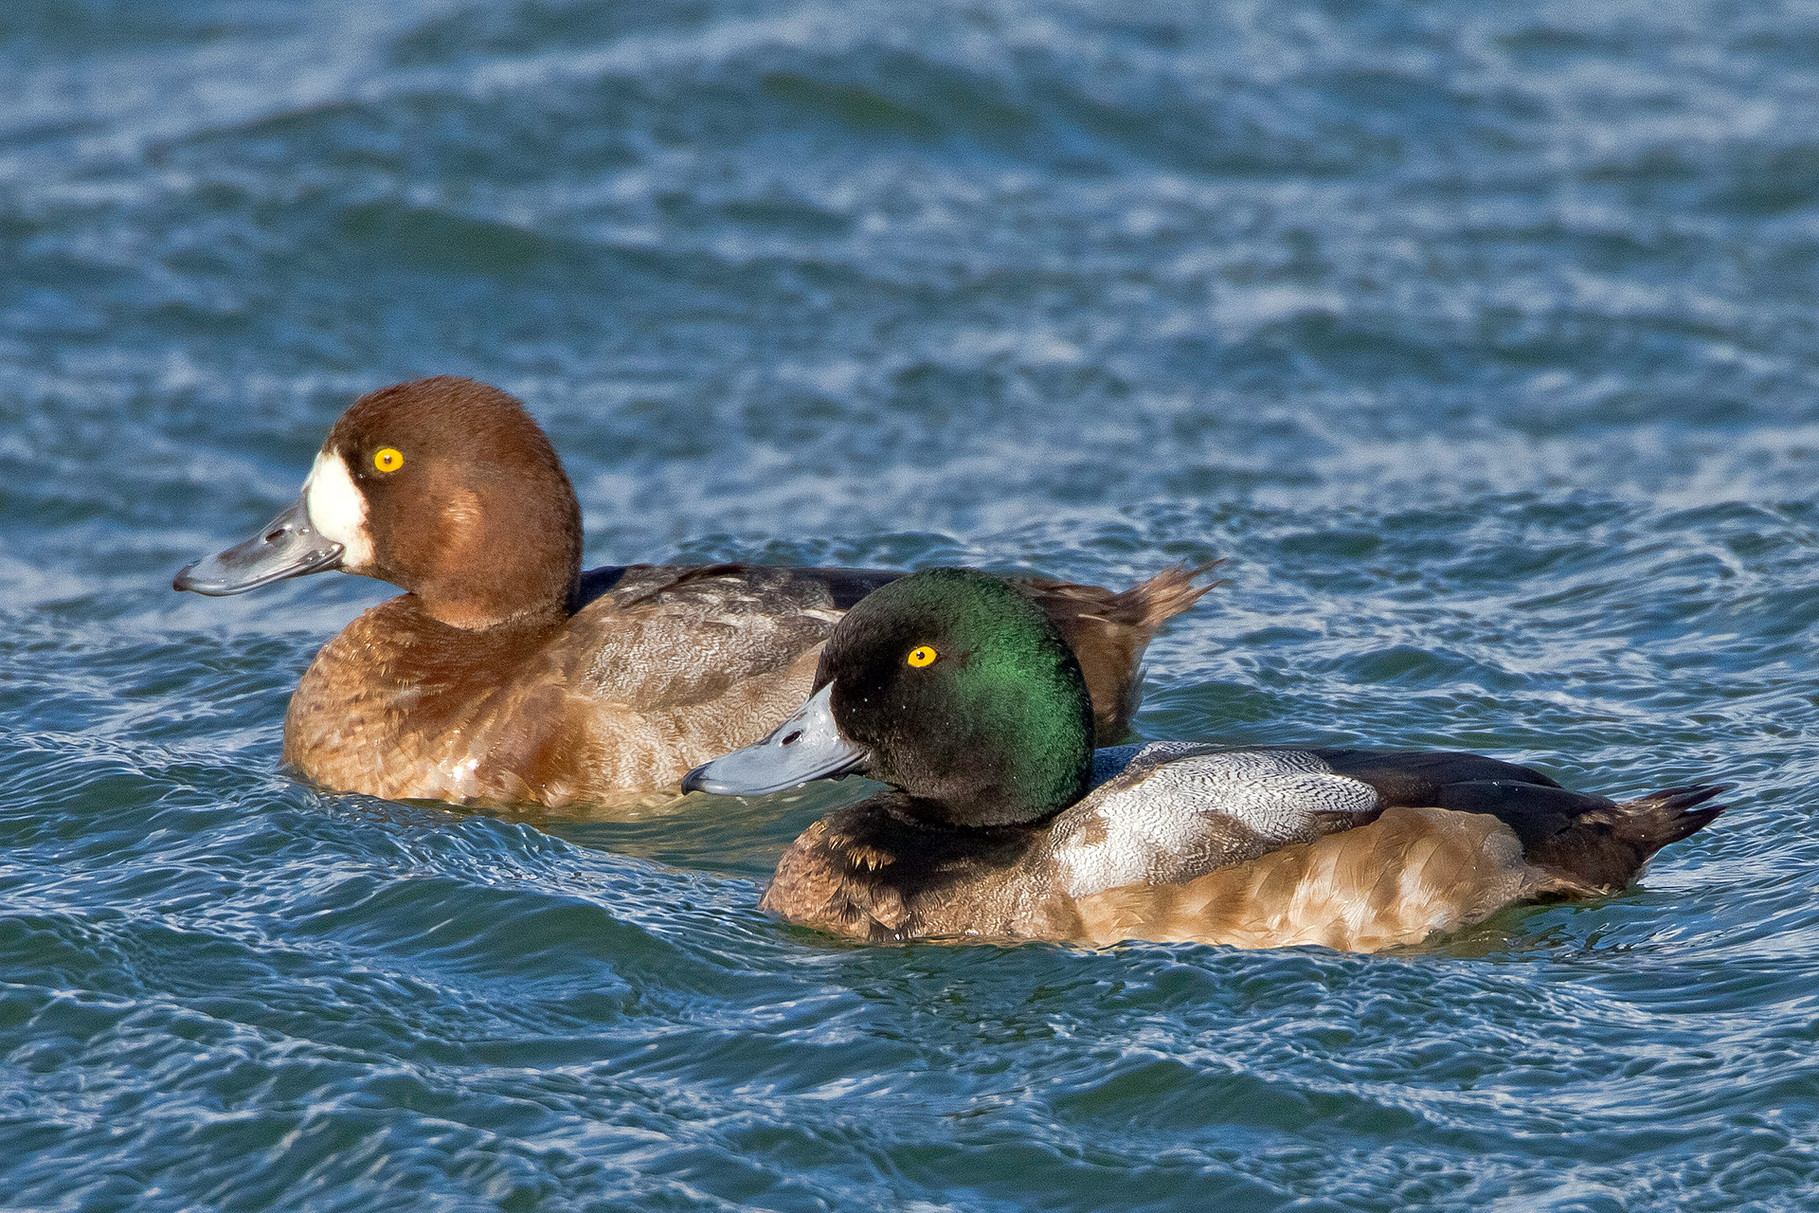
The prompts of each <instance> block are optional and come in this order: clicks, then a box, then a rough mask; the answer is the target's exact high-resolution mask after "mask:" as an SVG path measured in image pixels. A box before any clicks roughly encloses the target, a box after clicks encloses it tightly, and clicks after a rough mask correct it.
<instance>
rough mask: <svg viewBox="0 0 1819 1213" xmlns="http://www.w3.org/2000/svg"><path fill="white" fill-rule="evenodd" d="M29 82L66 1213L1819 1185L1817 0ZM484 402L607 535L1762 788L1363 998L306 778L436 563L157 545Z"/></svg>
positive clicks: (22, 909)
mask: <svg viewBox="0 0 1819 1213" xmlns="http://www.w3.org/2000/svg"><path fill="white" fill-rule="evenodd" d="M0 97H4V98H5V104H4V105H0V619H3V620H4V626H3V628H0V788H3V789H4V794H5V795H4V803H3V807H0V1058H3V1061H0V1207H5V1208H8V1209H14V1208H17V1209H28V1208H29V1209H51V1208H56V1209H84V1210H87V1209H94V1210H101V1209H120V1210H127V1209H131V1210H177V1209H191V1208H199V1207H218V1208H222V1209H255V1208H266V1207H279V1208H287V1209H303V1208H308V1209H311V1210H333V1209H344V1210H350V1211H356V1210H357V1211H362V1213H364V1211H368V1210H373V1209H381V1208H383V1209H387V1210H407V1209H438V1210H440V1209H449V1208H476V1209H479V1208H502V1209H524V1210H528V1209H552V1210H555V1209H615V1210H616V1209H651V1210H658V1209H661V1210H685V1209H731V1208H735V1207H741V1208H756V1209H778V1210H797V1209H820V1208H839V1209H866V1208H883V1207H906V1208H910V1207H913V1208H917V1209H959V1210H1009V1209H1020V1208H1042V1209H1076V1210H1103V1209H1114V1208H1118V1209H1220V1210H1238V1209H1270V1208H1281V1207H1289V1206H1292V1207H1295V1208H1301V1209H1309V1210H1315V1209H1318V1210H1337V1209H1359V1210H1362V1209H1383V1210H1403V1209H1413V1208H1424V1209H1425V1208H1437V1209H1438V1208H1456V1209H1486V1208H1489V1209H1498V1210H1511V1211H1514V1210H1531V1209H1559V1210H1569V1209H1570V1210H1600V1211H1602V1210H1619V1209H1653V1210H1730V1209H1737V1208H1752V1209H1802V1208H1812V1207H1814V1206H1815V1205H1816V1204H1819V1153H1816V1152H1815V1151H1816V1150H1819V1060H1816V1058H1815V1041H1816V1040H1819V966H1816V965H1815V953H1816V952H1819V900H1816V897H1815V895H1816V894H1819V877H1816V876H1815V874H1814V873H1815V865H1816V863H1819V825H1815V823H1814V820H1813V809H1814V805H1815V803H1816V798H1819V794H1816V793H1815V792H1814V791H1813V790H1812V788H1811V784H1812V783H1813V781H1814V775H1815V768H1816V763H1815V755H1816V754H1819V704H1816V701H1815V686H1816V685H1819V678H1816V674H1819V671H1816V669H1815V665H1816V662H1815V659H1814V639H1815V628H1816V626H1819V599H1816V596H1815V591H1816V590H1819V569H1816V567H1815V566H1816V564H1819V562H1816V561H1815V554H1816V547H1819V510H1816V509H1815V507H1814V504H1813V500H1814V492H1815V473H1816V472H1819V405H1816V401H1819V373H1816V371H1815V368H1816V366H1819V361H1816V360H1815V357H1814V354H1815V349H1816V345H1819V343H1816V340H1815V338H1816V336H1819V334H1816V333H1815V326H1816V323H1819V121H1816V119H1819V14H1815V12H1814V10H1813V9H1812V8H1811V7H1810V6H1804V5H1787V6H1778V5H1775V4H1757V5H1729V4H1718V3H1709V4H1697V3H1693V4H1679V5H1658V4H1650V3H1642V2H1639V0H1638V2H1635V3H1621V2H1615V3H1605V4H1585V3H1556V4H1546V3H1536V4H1506V5H1484V4H1477V3H1465V2H1440V3H1429V4H1422V5H1396V6H1376V5H1370V4H1350V3H1337V2H1335V3H1331V4H1327V5H1319V4H1308V3H1261V2H1259V3H1253V4H1225V5H1220V6H1216V7H1214V6H1203V5H1198V4H1195V5H1188V4H1181V5H1170V4H1167V3H1162V2H1150V3H1144V4H1130V3H1111V2H1104V3H1097V2H1084V0H1083V2H1080V3H1064V2H1051V0H1040V2H1029V3H1025V2H1012V0H1005V2H1003V3H996V2H979V3H941V2H934V3H929V4H922V5H917V6H914V8H913V11H912V9H911V8H909V7H906V6H904V5H902V4H898V3H877V4H867V3H846V2H840V3H834V2H832V0H809V2H806V3H791V2H788V0H785V2H783V3H764V4H756V3H754V4H740V3H737V2H736V0H699V2H681V0H676V2H666V0H647V2H645V3H639V4H629V3H571V2H566V0H500V2H489V3H479V2H469V3H462V2H450V0H442V2H439V0H310V2H308V3H300V2H299V3H282V2H279V0H271V2H269V3H258V2H234V3H228V2H220V0H130V2H128V0H119V2H117V3H109V2H108V0H11V2H10V3H8V4H6V5H5V6H3V7H0ZM439 372H454V373H459V374H469V375H475V376H478V377H481V378H484V379H487V380H490V381H492V382H496V383H499V384H501V385H503V386H505V387H506V388H508V389H510V390H512V391H514V392H516V393H518V394H520V395H521V396H523V397H524V398H525V399H526V400H527V401H529V402H530V403H531V405H532V407H533V409H534V411H535V412H536V413H537V414H538V416H539V417H540V418H541V419H542V420H543V421H544V422H545V423H546V425H547V426H548V428H549V430H550V432H551V434H552V436H553V438H554V440H555V442H556V445H557V447H558V448H559V449H560V450H561V451H562V452H563V454H564V456H565V457H566V459H567V460H568V466H569V468H570V470H571V472H572V473H573V475H574V478H575V481H576V484H577V487H578V489H579V491H580V494H581V497H582V501H583V504H584V506H585V509H586V512H587V521H588V555H589V558H590V561H592V562H594V563H609V562H626V561H634V560H641V559H687V560H708V559H724V558H734V557H739V558H754V559H761V560H774V561H783V560H815V561H831V562H839V563H888V564H898V565H908V566H918V565H928V564H936V563H944V562H957V561H966V562H976V563H985V564H989V565H991V566H993V567H998V568H1005V569H1010V568H1036V569H1041V570H1045V571H1048V572H1051V573H1056V574H1061V575H1066V576H1071V577H1075V578H1080V579H1086V580H1092V581H1099V582H1108V583H1124V582H1127V581H1129V580H1130V579H1132V578H1135V577H1137V576H1139V575H1142V574H1146V573H1149V572H1152V571H1154V570H1155V569H1157V568H1158V567H1160V566H1161V565H1162V564H1164V563H1165V562H1167V561H1170V560H1174V559H1181V558H1186V559H1208V558H1211V557H1214V556H1225V557H1228V563H1227V564H1226V566H1225V572H1226V574H1227V578H1228V580H1227V583H1226V585H1225V586H1224V587H1223V588H1222V589H1220V590H1219V591H1217V593H1216V594H1215V595H1214V596H1213V597H1211V598H1209V599H1208V600H1207V602H1206V603H1205V605H1204V606H1203V607H1202V608H1201V609H1200V610H1198V611H1197V612H1196V613H1195V614H1194V615H1192V616H1191V617H1189V618H1187V619H1184V620H1182V621H1181V622H1180V623H1179V624H1178V625H1177V626H1175V627H1174V628H1173V630H1172V631H1171V632H1170V633H1169V634H1168V636H1167V637H1166V638H1165V639H1164V640H1163V641H1162V642H1160V643H1159V644H1158V645H1157V646H1156V647H1155V648H1154V650H1153V651H1152V660H1151V668H1152V677H1151V684H1150V695H1149V700H1148V705H1147V707H1146V709H1145V711H1144V714H1143V716H1142V717H1141V719H1140V724H1141V726H1142V727H1143V729H1144V731H1145V732H1146V733H1147V734H1148V735H1149V736H1152V737H1213V738H1224V739H1229V740H1231V741H1235V742H1249V741H1301V742H1315V741H1323V742H1342V741H1344V742H1349V741H1354V740H1355V741H1360V742H1366V743H1369V744H1372V745H1380V746H1442V745H1444V746H1461V747H1470V748H1473V749H1478V750H1482V751H1485V752H1488V753H1492V754H1496V755H1498V756H1500V757H1504V758H1510V759H1515V760H1518V761H1523V762H1534V763H1536V764H1537V765H1540V766H1542V767H1543V768H1545V769H1546V770H1548V771H1550V772H1552V773H1554V774H1556V775H1557V776H1559V777H1560V778H1562V779H1565V780H1567V781H1569V782H1573V783H1576V784H1579V785H1582V786H1587V787H1590V788H1593V789H1596V790H1600V791H1604V792H1609V793H1614V794H1619V795H1622V794H1635V793H1641V792H1644V791H1648V790H1651V789H1654V788H1659V787H1664V786H1671V785H1674V784H1682V783H1688V782H1694V781H1703V780H1714V779H1716V780H1722V781H1725V782H1728V783H1731V784H1733V785H1734V786H1735V790H1734V792H1733V793H1732V795H1731V797H1730V799H1731V800H1732V801H1733V803H1734V808H1733V810H1732V812H1731V813H1730V815H1729V816H1727V817H1726V818H1724V819H1723V820H1722V821H1721V822H1720V823H1718V825H1717V826H1716V827H1714V828H1713V829H1711V830H1709V831H1708V832H1706V833H1704V834H1701V835H1699V836H1698V837H1696V838H1694V839H1691V840H1689V841H1687V842H1685V843H1682V844H1679V845H1676V846H1674V847H1673V848H1671V849H1670V850H1668V851H1667V852H1666V853H1664V854H1663V855H1662V856H1661V858H1660V859H1659V861H1658V862H1657V863H1656V865H1655V867H1654V869H1653V870H1652V871H1651V872H1650V873H1649V874H1648V876H1647V878H1646V879H1645V880H1644V882H1643V884H1642V886H1641V887H1640V888H1639V889H1638V890H1636V891H1634V892H1632V893H1630V894H1627V895H1625V896H1622V897H1619V898H1615V899H1613V900H1610V901H1608V902H1604V903H1599V904H1589V905H1582V906H1571V907H1555V908H1548V909H1544V910H1530V911H1522V912H1513V913H1507V914H1505V915H1502V916H1500V917H1499V918H1497V919H1496V920H1494V921H1493V922H1491V923H1489V924H1487V925H1485V926H1483V927H1481V928H1478V929H1475V930H1472V931H1469V932H1467V933H1466V934H1464V935H1462V936H1460V937H1458V938H1456V939H1453V940H1450V941H1445V942H1440V943H1436V944H1432V945H1430V946H1428V947H1424V948H1420V949H1415V950H1412V951H1409V952H1405V953H1400V954H1396V955H1392V956H1386V957H1375V958H1368V957H1353V956H1342V955H1334V954H1331V953H1326V952H1321V951H1316V950H1304V951H1293V952H1279V953H1239V952H1232V951H1223V950H1219V949H1213V948H1196V947H1150V946H1138V947H1126V948H1120V949H1115V950H1112V951H1109V952H1104V953H1091V952H1079V951H1072V950H1068V949H1061V948H1053V947H1024V948H1015V949H994V948H983V947H976V948H964V949H961V948H942V947H909V948H876V949H874V948H859V947H851V946H843V945H836V944H834V943H831V942H830V941H828V940H825V939H822V938H818V937H816V936H813V935H811V934H807V933H803V932H798V931H794V930H789V929H785V928H782V927H780V926H778V925H777V924H775V923H773V922H771V921H770V920H768V919H767V918H765V917H764V916H762V915H760V914H759V913H758V912H757V910H756V908H755V906H756V902H757V898H758V893H759V890H760V888H761V883H762V880H763V879H764V877H765V876H766V874H767V873H768V872H769V870H770V865H771V863H772V861H773V860H774V859H775V857H776V855H777V853H778V851H779V850H780V849H781V848H782V847H783V845H784V844H785V843H786V842H787V841H788V839H789V838H791V837H792V836H793V835H794V833H795V832H796V831H797V830H799V829H801V828H802V827H803V825H804V824H805V823H807V822H808V821H811V820H813V819H814V818H815V817H816V816H817V815H818V814H819V813H821V812H823V811H825V809H826V808H827V806H828V805H829V804H831V803H834V802H836V801H837V800H838V799H839V797H840V796H841V795H842V793H841V791H840V790H839V789H837V788H836V789H831V790H830V789H821V790H817V791H816V792H814V793H813V794H811V795H809V796H806V797H804V796H800V795H799V796H797V797H794V798H790V797H785V798H783V799H781V800H780V801H778V802H776V803H760V802H751V803H743V802H715V801H712V800H707V799H702V798H695V799H694V800H691V801H688V802H684V803H683V804H681V805H680V806H677V807H675V808H673V809H670V810H666V811H657V812H649V813H646V814H645V815H643V816H627V815H624V814H621V815H619V816H618V817H616V818H608V819H599V818H596V819H592V820H589V819H580V818H575V817H563V818H559V819H550V818H541V819H527V820H520V819H513V818H511V817H509V816H501V815H484V814H475V813H466V812H460V811H454V810H449V809H446V808H443V807H440V806H434V805H397V804H387V803H384V802H379V801H372V800H366V799H362V798H359V797H326V796H323V795H320V794H317V793H315V792H312V791H310V790H308V789H306V788H303V787H300V786H298V785H297V784H295V783H293V782H291V781H289V780H288V779H286V778H285V777H284V776H283V774H282V773H280V772H279V771H278V770H277V769H276V761H277V754H278V741H279V732H280V722H281V719H282V714H283V708H284V703H285V698H286V695H287V693H288V691H289V689H290V688H291V686H292V685H293V684H294V682H295V680H296V678H297V675H298V674H299V672H300V671H301V669H302V667H303V666H304V664H305V663H306V661H307V660H308V658H309V657H310V655H311V654H312V653H313V652H314V650H315V649H316V647H317V646H318V645H319V644H321V643H322V641H323V640H324V639H325V638H326V637H327V636H329V635H330V634H332V632H333V631H334V630H335V629H337V628H338V627H340V626H341V624H342V623H344V622H345V621H346V620H347V619H349V618H350V617H351V616H352V615H353V614H354V613H355V611H356V610H358V609H359V608H360V606H361V605H362V604H365V603H370V602H373V601H376V600H377V599H378V597H379V596H380V595H381V594H383V593H384V592H385V591H384V590H383V589H382V588H381V587H378V586H376V585H374V584H372V583H368V582H362V581H358V580H356V579H354V578H347V577H335V576H328V577H318V578H313V579H310V580H308V581H303V582H292V583H289V584H286V585H282V586H277V587H273V588H270V589H268V590H266V591H264V592H261V593H258V594H255V595H250V596H248V597H246V598H241V599H233V600H226V601H205V600H202V599H198V598H193V597H187V596H184V597H180V596H178V595H175V594H172V593H171V592H170V591H169V589H168V588H167V587H168V581H169V577H170V574H171V572H172V571H173V570H174V569H175V567H176V566H177V565H178V564H180V563H182V562H183V561H184V560H186V559H187V558H189V557H191V556H194V555H197V554H200V553H202V552H204V551H208V550H212V549H214V548H216V547H219V546H221V545H222V544H223V543H225V542H227V541H230V540H234V539H237V538H239V537H241V536H242V535H243V534H246V533H248V532H249V531H250V528H252V527H255V526H257V525H259V524H260V523H262V522H263V521H264V520H265V519H267V518H268V517H270V516H271V515H272V514H273V513H274V512H275V511H276V510H277V509H278V508H279V507H280V506H281V505H283V504H285V503H286V502H288V501H289V500H290V499H291V497H292V495H293V493H294V492H295V489H296V485H297V483H298V481H299V479H300V477H301V475H302V473H303V472H304V470H305V469H306V467H307V466H308V463H309V460H310V457H311V455H312V454H313V452H314V450H315V448H316V446H317V444H318V443H319V441H320V440H321V436H322V434H323V432H324V430H325V428H326V426H327V425H328V423H329V422H330V421H331V420H332V419H333V418H334V417H335V415H336V414H337V413H338V412H339V411H340V409H341V408H342V407H343V406H344V405H345V404H346V403H347V401H348V400H350V399H351V398H352V397H353V396H354V395H355V394H357V393H358V392H361V391H363V390H366V389H368V388H371V387H375V386H378V385H381V384H384V383H388V382H394V381H397V380H400V379H404V378H408V377H414V376H418V375H424V374H432V373H439ZM1297 1202H1298V1203H1297Z"/></svg>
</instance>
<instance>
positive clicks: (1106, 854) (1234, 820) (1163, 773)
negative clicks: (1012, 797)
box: [1054, 741, 1377, 897]
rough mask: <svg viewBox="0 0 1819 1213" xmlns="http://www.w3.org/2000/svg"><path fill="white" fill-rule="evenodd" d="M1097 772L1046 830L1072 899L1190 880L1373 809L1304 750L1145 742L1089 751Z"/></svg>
mask: <svg viewBox="0 0 1819 1213" xmlns="http://www.w3.org/2000/svg"><path fill="white" fill-rule="evenodd" d="M1129 750H1135V752H1134V753H1130V754H1126V753H1125V752H1124V751H1129ZM1102 771H1103V772H1104V782H1102V783H1100V784H1099V786H1098V787H1097V788H1095V790H1094V791H1093V792H1092V793H1090V794H1089V795H1088V796H1087V797H1086V798H1085V799H1084V800H1082V801H1081V802H1080V803H1079V804H1077V805H1075V806H1074V807H1073V808H1071V809H1069V810H1067V812H1066V813H1064V814H1062V817H1061V820H1059V821H1057V822H1056V830H1055V843H1054V857H1055V862H1056V864H1057V866H1058V867H1059V869H1060V872H1061V876H1062V879H1063V881H1064V882H1065V883H1066V885H1067V890H1068V892H1069V893H1070V894H1072V895H1073V896H1076V897H1080V896H1085V895H1087V894H1089V893H1097V892H1100V891H1102V890H1105V889H1112V888H1118V887H1121V886H1124V885H1133V884H1159V883H1164V882H1174V881H1181V880H1191V879H1192V878H1193V877H1195V876H1199V875H1201V874H1203V873H1206V872H1210V871H1213V870H1214V869H1215V868H1221V867H1226V866H1228V865H1230V864H1234V863H1243V862H1244V861H1246V860H1249V859H1255V858H1257V857H1258V856H1259V855H1264V854H1267V853H1269V852H1270V851H1273V850H1275V849H1277V848H1278V847H1282V846H1286V845H1288V844H1289V843H1294V842H1309V841H1312V840H1313V839H1315V838H1318V837H1320V836H1321V835H1322V834H1326V833H1330V832H1331V831H1332V830H1333V829H1334V828H1338V827H1340V826H1341V825H1342V824H1349V823H1350V821H1351V819H1353V818H1354V817H1356V816H1358V815H1360V814H1367V813H1369V812H1371V811H1372V810H1374V809H1375V808H1376V807H1377V793H1376V790H1375V789H1374V788H1372V787H1371V786H1370V785H1369V784H1367V783H1364V782H1362V781H1360V780H1356V779H1351V778H1348V777H1346V776H1343V775H1335V774H1334V773H1333V771H1332V768H1331V767H1329V766H1328V765H1327V764H1326V763H1325V762H1323V761H1322V760H1321V759H1320V758H1319V757H1318V756H1317V755H1315V754H1312V753H1310V752H1308V751H1306V750H1227V749H1221V748H1220V747H1218V746H1213V745H1207V744H1204V743H1197V742H1180V741H1165V742H1155V743H1152V744H1150V745H1146V746H1142V747H1129V746H1119V747H1117V748H1116V749H1113V750H1102V751H1099V753H1098V754H1095V755H1094V771H1093V774H1094V776H1095V778H1096V779H1097V778H1099V777H1100V776H1101V772H1102ZM1335 819H1340V820H1335Z"/></svg>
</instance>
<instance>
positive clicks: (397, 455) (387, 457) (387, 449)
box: [373, 446, 404, 472]
mask: <svg viewBox="0 0 1819 1213" xmlns="http://www.w3.org/2000/svg"><path fill="white" fill-rule="evenodd" d="M373 466H374V467H375V468H378V469H379V470H380V471H381V472H395V471H397V470H398V469H399V468H401V467H403V466H404V452H402V451H400V450H399V449H398V448H397V447H395V446H382V447H380V448H379V449H378V450H376V451H374V452H373Z"/></svg>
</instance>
